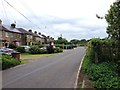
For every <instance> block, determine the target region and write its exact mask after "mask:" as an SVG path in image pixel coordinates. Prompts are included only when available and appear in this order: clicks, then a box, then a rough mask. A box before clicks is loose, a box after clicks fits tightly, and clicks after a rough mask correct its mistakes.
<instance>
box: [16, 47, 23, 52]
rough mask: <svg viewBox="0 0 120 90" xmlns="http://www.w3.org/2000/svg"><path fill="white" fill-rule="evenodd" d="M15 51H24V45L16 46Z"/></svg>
mask: <svg viewBox="0 0 120 90" xmlns="http://www.w3.org/2000/svg"><path fill="white" fill-rule="evenodd" d="M16 51H18V52H20V53H25V48H24V47H17V48H16Z"/></svg>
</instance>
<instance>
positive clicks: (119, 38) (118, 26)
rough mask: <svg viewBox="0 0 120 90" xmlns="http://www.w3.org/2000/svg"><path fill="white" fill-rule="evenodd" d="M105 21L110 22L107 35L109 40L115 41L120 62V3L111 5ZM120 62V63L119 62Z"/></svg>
mask: <svg viewBox="0 0 120 90" xmlns="http://www.w3.org/2000/svg"><path fill="white" fill-rule="evenodd" d="M105 19H106V21H107V22H108V27H107V33H108V35H109V38H110V39H112V40H114V41H115V47H116V50H117V59H118V61H119V56H120V1H117V2H114V3H113V5H111V7H110V10H109V11H108V14H106V15H105ZM119 62H120V61H119Z"/></svg>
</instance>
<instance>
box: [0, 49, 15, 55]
mask: <svg viewBox="0 0 120 90" xmlns="http://www.w3.org/2000/svg"><path fill="white" fill-rule="evenodd" d="M13 52H15V50H13V49H10V48H0V54H7V55H11V54H12V53H13Z"/></svg>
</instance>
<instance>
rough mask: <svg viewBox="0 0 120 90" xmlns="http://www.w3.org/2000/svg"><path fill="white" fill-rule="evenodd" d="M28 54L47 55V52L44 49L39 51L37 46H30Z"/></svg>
mask: <svg viewBox="0 0 120 90" xmlns="http://www.w3.org/2000/svg"><path fill="white" fill-rule="evenodd" d="M29 53H30V54H45V53H47V50H45V49H40V48H39V46H31V48H30V49H29Z"/></svg>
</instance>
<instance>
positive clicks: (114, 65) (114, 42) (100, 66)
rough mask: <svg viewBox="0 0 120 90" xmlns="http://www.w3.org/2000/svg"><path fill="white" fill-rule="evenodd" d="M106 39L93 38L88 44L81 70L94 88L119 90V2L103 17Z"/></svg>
mask: <svg viewBox="0 0 120 90" xmlns="http://www.w3.org/2000/svg"><path fill="white" fill-rule="evenodd" d="M105 19H106V21H107V22H108V27H107V33H108V38H107V39H102V40H101V39H99V38H94V39H92V40H91V41H90V42H89V44H88V51H87V54H86V56H85V58H84V62H83V70H84V72H86V73H87V74H88V76H89V78H90V80H92V82H93V84H94V87H96V88H116V89H117V88H120V76H119V73H118V72H120V66H119V64H120V58H119V56H120V1H118V2H114V3H113V5H111V8H110V10H109V11H108V14H106V16H105Z"/></svg>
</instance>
